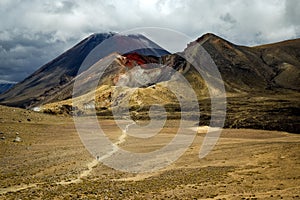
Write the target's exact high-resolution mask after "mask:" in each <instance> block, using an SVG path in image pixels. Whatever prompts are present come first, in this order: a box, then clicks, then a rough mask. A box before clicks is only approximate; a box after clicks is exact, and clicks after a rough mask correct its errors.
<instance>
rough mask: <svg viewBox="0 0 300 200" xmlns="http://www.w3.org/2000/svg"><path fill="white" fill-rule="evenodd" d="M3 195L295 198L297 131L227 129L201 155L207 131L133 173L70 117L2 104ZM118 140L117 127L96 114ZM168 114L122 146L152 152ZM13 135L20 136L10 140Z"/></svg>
mask: <svg viewBox="0 0 300 200" xmlns="http://www.w3.org/2000/svg"><path fill="white" fill-rule="evenodd" d="M0 113H1V116H0V132H1V135H0V136H1V140H0V152H1V153H0V166H1V168H0V180H1V181H0V199H299V198H300V192H299V191H300V145H299V144H300V135H297V134H290V133H286V132H277V131H263V130H251V129H224V130H223V132H222V134H221V137H220V139H219V141H218V143H217V145H216V146H215V148H214V149H213V151H212V152H211V153H210V154H209V155H208V156H206V157H205V158H203V159H199V157H198V154H199V149H200V146H201V143H202V141H203V138H204V136H205V131H201V130H200V131H199V132H198V133H197V136H196V138H195V140H194V143H193V144H192V145H191V146H190V147H189V148H188V150H187V151H186V152H185V154H184V155H183V156H181V157H180V158H179V159H178V160H177V161H176V162H175V163H173V164H172V165H170V166H168V167H166V168H164V169H162V170H160V171H156V172H152V173H143V174H133V173H127V172H120V171H117V170H114V169H111V168H109V167H107V166H105V165H103V164H101V163H100V162H97V161H95V159H94V158H93V157H92V156H91V155H90V154H89V153H88V151H87V150H86V149H85V147H84V146H83V145H82V143H81V140H80V138H79V136H78V133H77V132H76V129H75V127H74V122H73V119H72V118H70V117H64V116H52V115H46V114H41V113H35V112H32V111H28V110H22V109H17V108H7V107H3V106H0ZM99 123H100V124H101V127H102V128H103V130H104V132H105V133H106V134H107V136H108V137H109V138H110V139H111V140H112V141H113V142H115V143H117V142H118V138H119V137H120V135H121V134H122V131H121V130H120V129H119V128H118V127H117V126H116V125H115V123H114V121H112V120H107V119H106V120H104V119H103V120H99ZM177 125H178V121H176V120H169V121H168V122H167V123H166V125H165V128H164V129H163V130H162V131H161V133H160V134H158V135H156V136H155V137H153V138H151V139H148V140H146V139H136V138H133V137H127V138H126V140H125V141H124V142H122V143H118V144H119V146H120V147H121V148H124V149H127V150H130V151H136V152H149V151H153V150H155V149H158V148H160V147H162V146H164V145H165V144H166V143H167V142H168V141H170V140H171V139H172V138H173V137H174V132H175V131H176V130H177V128H176V127H177ZM16 137H20V138H21V140H22V141H21V142H14V140H15V139H16Z"/></svg>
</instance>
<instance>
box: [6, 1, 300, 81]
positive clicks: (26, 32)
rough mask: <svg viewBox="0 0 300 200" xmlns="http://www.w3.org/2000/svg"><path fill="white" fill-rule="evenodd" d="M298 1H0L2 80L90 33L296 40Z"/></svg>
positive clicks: (26, 70)
mask: <svg viewBox="0 0 300 200" xmlns="http://www.w3.org/2000/svg"><path fill="white" fill-rule="evenodd" d="M299 10H300V1H299V0H286V1H284V0H251V1H244V0H132V1H129V0H119V1H118V0H107V1H106V0H78V1H75V0H74V1H71V0H0V20H1V22H0V80H6V81H21V80H23V79H24V78H25V77H27V76H28V75H30V74H31V73H33V72H34V71H35V70H36V69H38V68H39V67H40V66H42V65H43V64H45V63H46V62H48V61H50V60H52V59H53V58H55V57H56V56H57V55H59V54H61V53H62V52H63V51H65V50H67V49H68V48H70V47H72V46H73V45H74V44H76V43H77V42H79V41H80V40H82V39H83V38H85V37H86V36H88V35H89V34H91V33H96V32H107V31H116V32H122V31H126V30H128V29H133V28H137V27H162V28H170V29H174V30H177V31H179V32H182V33H184V34H186V35H188V36H190V37H191V38H194V39H196V38H197V37H199V36H201V35H202V34H204V33H207V32H213V33H215V34H217V35H219V36H221V37H223V38H225V39H228V40H230V41H231V42H234V43H236V44H243V45H257V44H263V43H270V42H276V41H280V40H285V39H292V38H298V37H300V20H299V19H300V11H299Z"/></svg>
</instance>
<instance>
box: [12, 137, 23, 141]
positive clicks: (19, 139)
mask: <svg viewBox="0 0 300 200" xmlns="http://www.w3.org/2000/svg"><path fill="white" fill-rule="evenodd" d="M13 142H22V139H21V138H20V137H19V136H17V137H16V138H15V139H14V140H13Z"/></svg>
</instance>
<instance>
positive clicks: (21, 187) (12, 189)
mask: <svg viewBox="0 0 300 200" xmlns="http://www.w3.org/2000/svg"><path fill="white" fill-rule="evenodd" d="M134 124H135V122H133V123H130V124H128V125H126V127H125V129H124V130H123V131H122V135H121V136H120V137H119V138H118V141H117V142H115V143H113V149H112V150H111V151H110V152H108V153H107V154H105V155H104V156H101V157H100V158H97V159H94V160H92V161H91V162H89V163H87V165H86V167H87V169H86V170H84V171H82V172H81V173H80V174H79V175H78V176H77V177H76V178H74V179H71V180H68V181H64V180H63V181H57V182H55V184H57V185H69V184H73V183H75V184H76V183H80V182H81V181H82V179H83V178H85V177H87V176H89V175H90V174H91V172H92V170H93V168H94V167H96V166H97V165H98V163H99V162H100V161H102V160H104V159H106V158H108V157H110V156H112V155H113V154H114V153H116V152H117V151H118V149H119V147H118V145H120V144H122V143H123V142H125V141H126V137H127V131H128V129H129V127H130V126H131V125H134ZM43 184H49V183H46V182H41V183H31V184H24V185H16V186H11V187H7V188H0V194H6V193H8V192H18V191H21V190H26V189H29V188H36V187H38V186H39V185H43Z"/></svg>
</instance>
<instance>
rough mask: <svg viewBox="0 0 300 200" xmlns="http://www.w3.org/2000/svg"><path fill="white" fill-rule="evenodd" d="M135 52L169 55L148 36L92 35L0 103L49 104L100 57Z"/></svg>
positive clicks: (7, 94)
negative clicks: (115, 53) (50, 100)
mask: <svg viewBox="0 0 300 200" xmlns="http://www.w3.org/2000/svg"><path fill="white" fill-rule="evenodd" d="M113 36H114V37H113ZM132 51H140V52H139V53H143V54H145V55H154V56H158V57H160V56H162V55H166V54H169V52H167V51H165V50H164V49H162V48H161V47H160V46H159V45H157V44H155V43H154V42H152V41H151V40H149V39H147V38H146V37H145V36H141V35H128V36H125V35H120V34H116V33H112V32H110V33H100V34H92V35H91V36H89V37H87V38H86V39H84V40H83V41H81V42H79V43H78V44H77V45H75V46H74V47H73V48H71V49H69V50H68V51H66V52H64V53H63V54H62V55H60V56H58V57H57V58H55V59H53V60H52V61H50V62H49V63H47V64H45V65H44V66H42V67H41V68H40V69H38V70H37V71H36V72H34V73H33V74H32V75H31V76H29V77H27V78H26V79H25V80H24V81H22V82H20V83H18V84H17V85H16V86H14V87H13V88H12V89H10V90H9V91H7V92H6V93H5V94H2V95H1V96H0V101H1V103H2V104H6V105H11V106H18V107H32V106H34V105H35V104H37V103H40V102H41V101H48V100H47V99H52V96H53V95H54V94H56V93H57V92H58V91H60V90H62V88H63V87H65V85H68V83H70V81H71V80H72V79H73V78H74V77H75V76H76V75H77V74H80V73H82V72H84V71H86V70H87V69H88V68H89V67H90V66H92V65H93V64H94V63H96V62H97V61H99V60H100V59H101V58H104V57H105V56H107V55H109V54H110V53H112V52H120V53H121V54H124V53H128V52H132Z"/></svg>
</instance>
